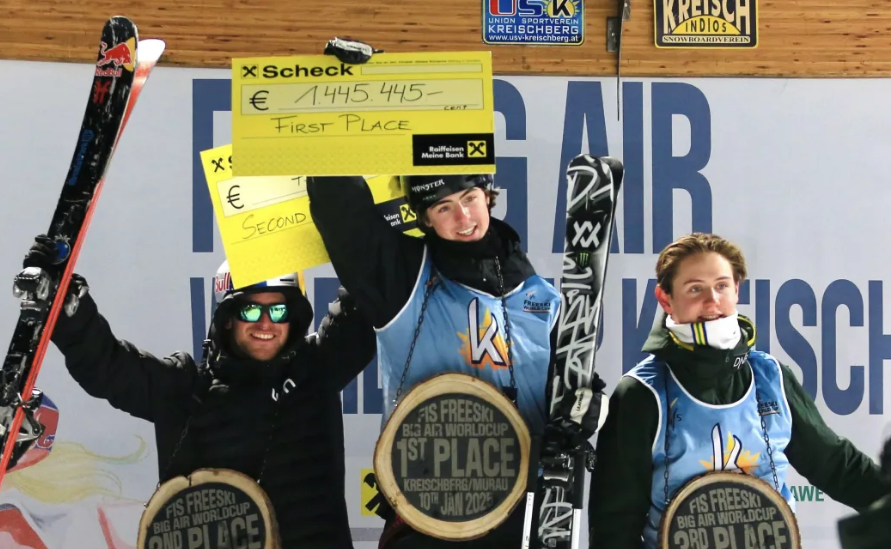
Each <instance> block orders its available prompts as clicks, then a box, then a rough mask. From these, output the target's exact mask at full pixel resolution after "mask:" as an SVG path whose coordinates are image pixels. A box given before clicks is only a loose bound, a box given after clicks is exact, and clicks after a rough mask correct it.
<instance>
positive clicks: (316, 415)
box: [16, 235, 375, 549]
mask: <svg viewBox="0 0 891 549" xmlns="http://www.w3.org/2000/svg"><path fill="white" fill-rule="evenodd" d="M54 246H55V245H54V243H53V241H52V240H51V239H49V238H48V237H46V236H45V235H40V236H38V237H37V239H36V241H35V243H34V245H33V246H32V248H31V250H30V251H29V253H28V254H27V255H26V257H25V261H24V267H25V270H24V271H22V273H20V274H19V276H18V277H16V287H17V288H18V289H19V290H18V292H17V293H18V294H19V295H20V297H24V298H25V299H27V298H28V294H27V284H23V282H22V281H23V280H34V278H35V276H39V272H38V271H36V269H42V268H43V269H45V268H46V267H47V266H48V264H49V262H50V261H51V260H52V258H53V257H54V254H55V247H54ZM304 291H305V290H304V288H302V287H301V285H300V283H299V275H298V274H297V273H294V274H293V275H286V276H282V277H279V278H276V279H272V280H269V281H267V282H265V283H261V284H257V285H254V286H251V287H248V288H244V289H234V288H233V287H232V282H231V276H230V275H229V269H228V262H224V263H223V265H222V266H221V267H220V270H219V271H218V272H217V275H216V277H215V280H214V292H215V294H216V297H217V303H218V306H217V309H216V311H215V313H214V315H213V319H212V322H211V328H210V330H209V332H208V339H207V340H206V341H205V357H204V358H203V359H202V360H201V361H196V360H195V359H194V358H193V357H191V356H190V355H189V354H187V353H185V352H175V353H173V354H172V355H169V356H167V357H164V358H156V357H154V356H152V355H151V354H149V353H147V352H145V351H143V350H141V349H139V348H137V347H135V346H134V345H133V344H131V343H129V342H127V341H123V340H119V339H117V338H116V337H115V335H114V334H113V333H112V331H111V328H110V327H109V324H108V322H107V321H106V319H105V318H104V317H103V316H102V315H101V314H100V313H99V312H98V310H97V307H96V303H95V301H94V300H93V298H92V297H91V295H90V294H89V292H88V286H87V283H86V280H85V279H84V278H83V277H81V276H79V275H76V274H75V275H73V276H72V280H71V284H70V286H69V292H68V295H67V296H66V301H65V306H64V313H62V314H60V315H59V319H58V321H57V324H56V327H55V329H54V331H53V334H52V336H51V340H52V342H53V343H54V344H55V345H56V346H57V347H58V349H59V350H60V351H61V353H62V354H63V355H64V357H65V365H66V367H67V368H68V371H69V372H70V374H71V376H72V377H73V378H74V380H75V381H77V382H78V383H79V384H80V385H81V387H83V388H84V390H85V391H86V392H87V393H88V394H90V395H91V396H93V397H96V398H101V399H105V400H107V401H108V402H109V403H110V404H111V405H112V406H113V407H115V408H117V409H119V410H122V411H125V412H127V413H129V414H131V415H133V416H135V417H138V418H141V419H144V420H146V421H149V422H151V423H153V424H154V426H155V435H156V442H157V453H158V474H159V484H160V483H163V482H165V481H166V480H168V479H170V478H172V477H176V476H179V475H188V474H189V473H191V472H192V471H195V470H196V469H199V468H224V469H232V470H235V471H238V472H241V473H244V474H246V475H248V476H250V477H251V478H254V479H256V480H258V482H259V484H260V487H261V488H262V489H263V490H264V491H265V492H266V494H267V495H268V496H269V499H270V501H271V503H272V507H273V510H274V512H275V515H276V518H277V522H278V526H279V534H280V537H281V541H282V547H283V548H284V549H298V548H299V549H310V548H320V549H321V548H324V549H351V548H352V547H353V545H352V540H351V536H350V530H349V521H348V515H347V508H346V502H345V499H344V469H345V465H344V444H343V436H344V435H343V421H342V415H341V414H342V408H341V401H340V391H341V390H342V389H343V387H344V386H345V385H346V384H347V383H349V381H350V380H351V379H353V378H354V377H355V376H356V375H357V374H358V373H359V372H360V371H361V370H362V369H363V368H364V367H365V366H366V365H367V364H368V363H369V362H370V361H371V359H372V358H373V356H374V352H375V336H374V332H373V329H372V327H371V325H370V323H368V322H366V320H365V319H364V318H363V316H362V315H360V314H359V312H358V311H357V310H356V309H355V307H354V306H353V305H352V303H353V302H352V300H351V298H350V297H349V296H348V295H347V294H346V292H345V291H343V290H341V291H340V292H339V299H338V300H337V301H336V302H335V303H334V304H332V305H331V306H330V307H329V314H328V316H327V317H326V318H325V319H324V320H323V321H322V323H321V325H320V327H319V331H318V332H317V333H313V334H311V335H309V336H306V333H307V331H308V328H309V326H310V323H311V321H312V318H313V311H312V308H311V306H310V303H309V301H308V300H307V298H306V296H305V294H304ZM22 292H25V293H24V294H22Z"/></svg>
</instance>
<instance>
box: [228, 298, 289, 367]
mask: <svg viewBox="0 0 891 549" xmlns="http://www.w3.org/2000/svg"><path fill="white" fill-rule="evenodd" d="M249 299H250V303H257V304H260V305H274V304H279V303H286V299H285V295H284V294H282V293H280V292H262V293H256V294H251V295H250V298H249ZM242 304H244V302H240V303H239V304H238V305H242ZM226 328H228V329H230V330H231V336H232V342H233V344H234V346H235V347H236V348H237V349H238V350H239V352H240V353H241V354H243V355H245V356H248V357H250V358H252V359H254V360H259V361H268V360H272V359H273V358H275V357H276V356H277V355H278V354H279V352H280V351H281V349H282V347H283V346H284V345H285V343H286V342H287V341H288V331H289V329H290V324H289V323H288V322H287V321H285V322H282V323H275V322H272V320H270V318H269V312H268V311H265V310H264V311H263V313H262V315H260V320H258V321H257V322H245V321H243V320H241V318H240V317H239V316H238V313H237V312H236V313H235V317H234V318H233V319H232V320H230V321H229V322H228V323H227V324H226Z"/></svg>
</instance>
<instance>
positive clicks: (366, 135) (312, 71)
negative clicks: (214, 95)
mask: <svg viewBox="0 0 891 549" xmlns="http://www.w3.org/2000/svg"><path fill="white" fill-rule="evenodd" d="M494 125H495V119H494V99H493V86H492V58H491V53H490V52H457V53H441V52H437V53H423V54H419V53H382V54H376V55H375V56H374V57H373V58H372V59H371V60H370V61H369V62H368V63H365V64H358V65H351V64H344V63H341V62H340V61H338V60H337V58H335V57H333V56H330V55H307V56H293V57H263V58H237V59H233V60H232V148H233V157H234V158H235V159H236V161H235V163H234V164H233V173H234V175H235V176H236V177H241V176H286V175H290V174H295V173H299V174H304V175H361V174H367V173H390V174H400V175H414V174H449V173H453V174H458V173H495V150H494V148H495V143H494V130H495V128H494Z"/></svg>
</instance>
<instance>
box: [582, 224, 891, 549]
mask: <svg viewBox="0 0 891 549" xmlns="http://www.w3.org/2000/svg"><path fill="white" fill-rule="evenodd" d="M745 278H746V263H745V258H744V257H743V253H742V251H741V250H740V249H739V248H738V247H737V246H735V245H734V244H732V243H731V242H728V241H727V240H725V239H723V238H721V237H719V236H716V235H711V234H699V233H694V234H691V235H687V236H684V237H681V238H680V239H678V240H677V241H675V242H674V243H672V244H670V245H669V246H668V247H666V248H665V249H664V250H663V251H662V253H661V254H660V256H659V259H658V261H657V265H656V280H657V287H656V297H657V299H658V301H659V304H660V306H661V309H662V310H661V314H660V315H657V317H656V322H655V324H654V326H653V329H652V331H651V333H650V337H649V339H648V340H647V342H646V344H645V345H644V348H643V350H644V351H645V352H647V353H650V356H649V357H648V358H646V359H645V360H643V361H641V362H640V363H639V364H638V365H637V366H636V367H634V368H633V369H632V370H630V371H629V372H628V373H626V374H625V375H624V376H623V378H622V379H621V381H620V382H619V384H618V385H617V386H616V390H615V391H614V392H613V393H612V394H611V395H610V413H609V416H608V417H607V421H606V424H605V425H604V426H603V429H602V430H601V431H600V432H599V435H598V439H597V457H598V460H597V465H596V467H595V468H594V472H593V474H592V475H591V489H590V494H591V499H590V502H589V506H588V511H589V525H590V529H591V532H590V544H589V546H590V547H591V549H655V548H656V547H657V538H658V529H659V525H660V521H661V519H662V515H663V513H664V511H665V509H666V506H667V504H668V502H669V501H670V500H671V498H673V497H674V496H675V495H676V494H677V492H678V490H679V489H680V488H681V487H682V486H683V485H684V484H685V483H686V482H688V481H690V480H692V479H694V478H696V477H698V476H700V475H703V474H705V473H708V472H710V471H721V470H724V471H736V472H739V471H742V472H744V473H747V474H750V475H753V476H755V477H758V478H760V479H761V480H763V481H765V482H767V483H768V484H769V485H770V486H773V487H774V489H776V490H777V491H778V492H779V493H780V494H782V496H783V497H784V498H785V499H786V501H787V502H788V503H789V505H790V507H791V508H792V509H793V511H794V509H795V499H794V497H793V495H792V493H791V490H790V488H789V485H788V483H787V480H786V476H787V472H788V470H789V467H790V466H791V467H794V468H795V470H796V471H797V472H798V473H799V474H801V475H802V476H803V477H805V478H806V479H808V480H809V481H810V482H811V483H812V484H813V485H814V486H816V487H817V488H818V489H820V490H822V491H823V492H825V493H826V494H827V495H828V496H829V497H831V498H832V499H834V500H836V501H838V502H840V503H843V504H845V505H849V506H851V507H854V508H857V509H863V508H865V507H867V506H869V505H870V504H872V503H873V502H874V501H876V500H878V499H879V498H881V497H882V496H885V495H886V494H888V493H889V491H891V489H889V488H891V479H889V478H887V477H886V476H885V475H883V474H882V472H881V470H880V468H879V466H878V465H877V464H876V463H875V462H874V461H873V460H871V459H870V458H869V457H868V456H866V455H865V454H863V453H862V452H860V451H858V450H857V449H856V448H855V447H854V445H853V444H851V442H850V441H848V440H846V439H844V438H841V437H839V436H837V435H836V434H835V433H834V432H832V430H831V429H830V428H829V427H827V426H826V424H825V423H824V422H823V420H822V418H821V417H820V413H819V411H818V410H817V408H816V406H815V405H814V402H813V400H812V399H811V398H810V396H809V395H808V394H807V393H806V392H805V390H804V388H803V387H802V386H801V384H800V383H799V381H798V380H797V379H796V377H795V375H794V374H793V373H792V371H791V370H790V369H789V368H788V367H787V366H785V365H783V364H781V363H780V362H779V361H778V360H777V359H776V358H774V357H773V356H771V355H769V354H767V353H765V352H763V351H758V350H756V349H755V341H756V332H755V326H754V324H753V323H752V322H751V321H750V320H749V319H748V318H746V317H744V316H742V315H740V314H739V313H738V312H737V309H736V305H737V301H738V299H739V285H740V284H741V283H742V282H743V281H744V280H745ZM666 456H667V457H666Z"/></svg>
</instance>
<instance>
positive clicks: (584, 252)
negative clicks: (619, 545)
mask: <svg viewBox="0 0 891 549" xmlns="http://www.w3.org/2000/svg"><path fill="white" fill-rule="evenodd" d="M624 171H625V170H624V166H623V165H622V163H621V162H620V161H618V160H616V159H614V158H609V157H601V158H597V157H593V156H590V155H587V154H581V155H578V156H576V157H575V158H573V159H572V160H571V161H570V163H569V166H568V167H567V169H566V183H567V190H566V233H565V236H564V239H563V272H562V275H561V280H560V293H561V294H562V297H563V304H562V306H561V309H560V318H559V320H558V324H557V344H556V345H557V349H556V357H557V361H556V362H557V363H556V365H555V369H554V371H553V377H552V379H551V387H550V390H551V394H550V419H551V421H558V420H564V421H565V420H566V418H561V417H558V416H559V413H558V410H559V407H560V404H561V403H562V402H563V401H564V399H570V400H571V401H573V403H575V404H580V405H582V406H581V407H582V408H584V410H582V412H584V411H586V408H587V403H589V402H590V399H591V396H592V382H593V378H594V355H595V353H596V351H597V337H598V335H599V329H600V321H601V319H602V309H603V290H604V287H603V286H604V284H603V283H604V279H605V278H606V266H607V259H608V258H609V248H610V244H611V243H612V238H613V232H614V228H615V213H616V203H617V201H618V195H619V190H620V188H621V185H622V179H623V176H624ZM601 405H602V406H603V407H604V410H603V411H602V412H605V411H606V409H605V408H606V407H607V401H606V400H605V401H604V402H602V404H601ZM575 411H576V408H575V407H574V408H573V412H575ZM573 415H575V414H574V413H573ZM575 419H577V420H578V418H575ZM535 465H537V468H536V470H535V471H530V475H529V482H530V484H529V487H528V491H527V494H526V521H525V524H524V532H523V546H522V549H529V548H530V544H531V537H532V536H531V525H532V513H533V508H534V503H535V494H536V493H541V494H543V499H542V503H541V508H540V511H539V526H538V532H537V535H536V536H535V539H536V540H537V543H535V544H532V549H538V548H539V547H558V546H559V547H566V546H569V547H571V549H578V547H579V544H580V540H581V535H582V532H581V519H582V510H583V508H584V494H585V484H584V481H585V471H586V470H590V469H591V467H592V466H593V449H592V448H591V446H590V444H589V443H588V442H587V441H585V443H583V444H582V445H580V446H579V447H578V448H566V449H565V451H564V452H559V453H557V455H550V454H545V455H542V457H541V459H540V460H539V461H538V463H535V464H534V465H533V466H535Z"/></svg>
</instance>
